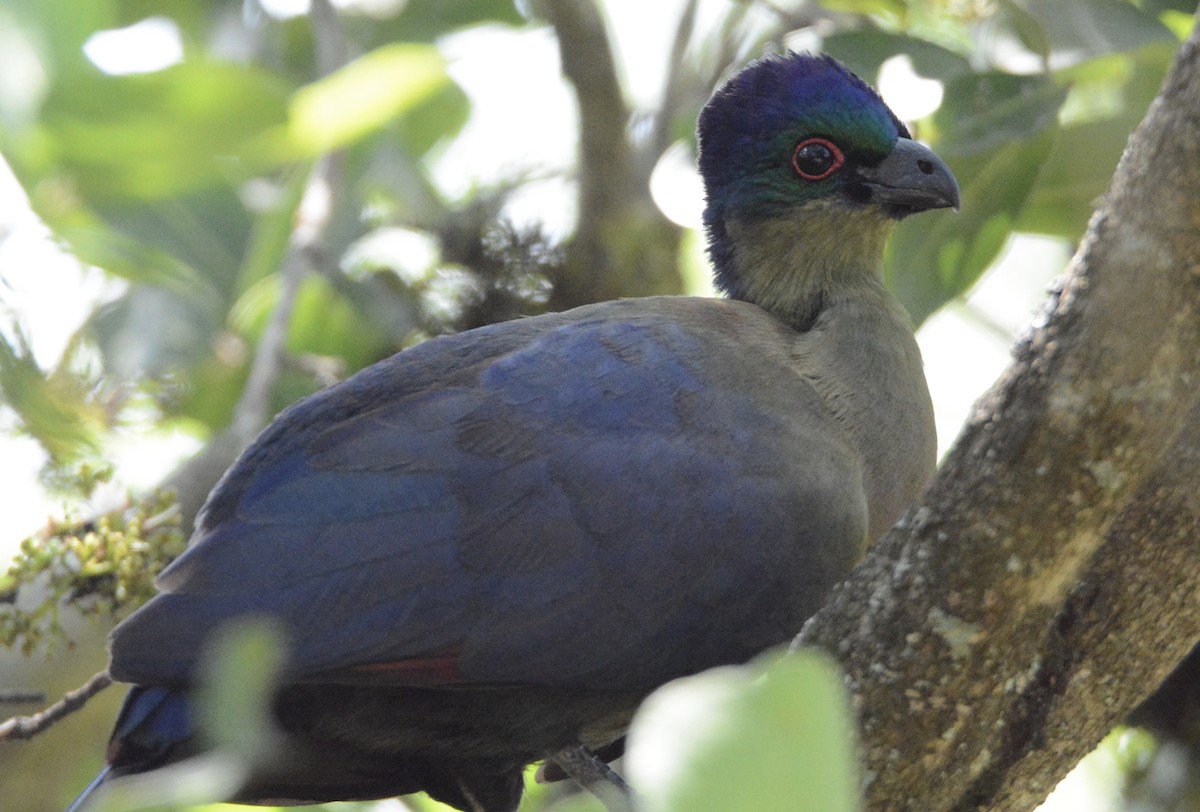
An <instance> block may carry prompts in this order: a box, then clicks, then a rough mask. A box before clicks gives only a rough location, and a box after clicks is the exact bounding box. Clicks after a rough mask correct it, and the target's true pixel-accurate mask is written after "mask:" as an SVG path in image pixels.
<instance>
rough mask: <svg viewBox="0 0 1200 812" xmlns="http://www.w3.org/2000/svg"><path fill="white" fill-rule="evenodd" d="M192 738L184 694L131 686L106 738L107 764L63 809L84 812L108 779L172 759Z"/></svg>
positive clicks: (168, 690)
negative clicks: (113, 725) (111, 730)
mask: <svg viewBox="0 0 1200 812" xmlns="http://www.w3.org/2000/svg"><path fill="white" fill-rule="evenodd" d="M191 738H192V725H191V714H190V713H189V711H188V702H187V698H186V697H185V696H184V695H183V694H182V693H180V692H178V691H174V690H171V689H169V688H158V687H142V686H134V688H133V689H132V690H131V691H130V692H129V695H128V696H127V697H125V704H124V705H122V706H121V713H120V715H119V716H118V717H117V724H116V726H115V727H114V728H113V733H112V736H111V737H110V738H109V740H108V753H107V756H106V758H107V760H108V764H107V765H106V766H105V767H104V769H103V770H101V771H100V774H99V775H97V776H96V777H95V778H94V779H92V782H91V783H90V784H88V785H87V788H86V789H84V790H83V792H81V793H80V794H79V797H78V798H76V799H75V800H74V802H72V804H71V805H70V806H69V807H67V810H66V812H83V811H84V810H86V809H87V805H88V803H89V798H91V797H92V795H93V793H95V791H96V790H97V789H99V788H100V787H101V786H103V785H104V783H105V782H107V781H108V780H110V779H112V778H115V777H117V776H121V775H127V774H129V773H140V772H145V771H147V770H153V769H154V768H156V767H160V766H162V765H163V764H166V763H167V762H168V761H172V760H174V758H173V757H175V756H177V755H178V753H179V751H181V750H183V749H186V748H185V747H184V745H186V744H187V743H189V742H190V741H191Z"/></svg>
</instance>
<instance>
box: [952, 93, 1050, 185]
mask: <svg viewBox="0 0 1200 812" xmlns="http://www.w3.org/2000/svg"><path fill="white" fill-rule="evenodd" d="M1065 98H1066V91H1065V90H1064V89H1063V88H1061V87H1059V86H1058V85H1057V84H1055V83H1054V82H1053V81H1051V80H1049V79H1048V78H1046V77H1044V76H1013V75H1011V74H1007V73H1000V72H998V71H989V72H986V73H972V74H967V75H963V76H960V77H958V78H956V79H954V80H952V81H950V82H948V83H947V84H946V91H945V97H944V98H943V100H942V105H941V107H939V108H938V111H937V113H935V114H934V116H933V121H932V126H933V129H934V131H935V132H936V135H937V141H936V145H935V146H936V149H937V152H938V154H939V155H940V156H941V157H942V159H943V160H946V161H950V162H951V163H952V167H953V168H954V170H955V173H956V174H958V172H959V167H958V166H953V161H954V160H955V159H959V160H965V159H968V158H971V157H973V156H978V155H982V154H984V153H987V152H989V151H991V150H994V149H996V148H997V147H1002V146H1004V145H1006V144H1010V143H1012V142H1013V141H1020V140H1023V139H1026V138H1031V137H1033V136H1035V135H1037V134H1038V133H1040V132H1043V131H1044V130H1046V129H1048V128H1050V127H1053V126H1054V125H1055V122H1056V120H1057V118H1058V111H1059V108H1060V107H1062V103H1063V100H1064V99H1065ZM964 168H966V167H964ZM962 181H963V178H962V177H961V176H960V177H959V182H960V183H962Z"/></svg>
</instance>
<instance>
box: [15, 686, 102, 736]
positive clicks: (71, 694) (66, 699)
mask: <svg viewBox="0 0 1200 812" xmlns="http://www.w3.org/2000/svg"><path fill="white" fill-rule="evenodd" d="M110 685H112V677H110V676H109V675H108V672H107V671H101V672H100V673H98V674H95V675H94V676H93V677H92V678H91V679H89V680H88V681H87V682H86V683H84V684H83V685H82V686H81V687H79V688H76V689H75V690H74V691H68V692H67V693H66V694H63V698H62V699H60V700H59V701H57V702H55V703H54V704H53V705H51V706H50V707H48V708H46V709H45V710H44V711H40V712H38V713H35V714H33V715H32V716H13V717H12V718H10V719H8V720H6V721H4V722H0V741H10V740H11V741H15V740H17V739H32V738H33V737H34V736H36V735H38V734H39V733H42V732H44V731H45V730H47V729H49V728H50V727H51V726H52V725H54V724H55V723H56V722H59V721H61V720H62V719H64V718H66V717H67V716H70V715H71V714H72V713H74V712H75V711H77V710H79V709H81V708H82V707H83V706H84V705H86V704H87V703H88V700H90V699H91V698H92V697H93V696H95V695H96V694H98V693H100V692H101V691H103V690H104V689H105V688H107V687H108V686H110Z"/></svg>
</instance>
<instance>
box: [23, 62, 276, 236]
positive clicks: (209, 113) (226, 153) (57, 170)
mask: <svg viewBox="0 0 1200 812" xmlns="http://www.w3.org/2000/svg"><path fill="white" fill-rule="evenodd" d="M286 98H287V89H286V87H285V86H283V85H282V84H281V83H280V82H279V81H278V80H276V79H275V78H273V77H272V76H270V74H267V73H266V72H264V71H261V70H258V69H255V68H253V67H250V66H245V65H233V64H226V63H220V62H210V61H204V60H200V59H194V60H188V61H186V62H184V63H182V64H179V65H175V66H172V67H170V68H167V69H165V70H162V71H158V72H156V73H150V74H137V75H131V76H104V75H102V74H100V73H99V72H98V71H94V72H91V73H89V74H88V75H86V76H82V77H79V78H78V79H77V80H76V81H74V82H71V83H69V84H58V85H56V86H55V88H54V90H53V92H52V93H51V94H50V96H49V97H48V98H47V100H46V104H45V108H44V115H43V119H42V124H41V126H40V127H39V128H38V129H37V130H36V131H35V132H33V133H27V134H25V136H24V137H18V138H16V139H15V141H14V143H13V144H12V145H11V147H10V149H9V152H8V154H9V157H10V158H12V159H13V164H14V170H15V171H16V172H17V174H18V177H20V179H21V180H22V183H23V185H24V186H25V188H26V189H28V190H29V191H30V195H31V198H32V199H33V202H34V205H35V207H39V205H41V204H43V203H45V202H46V201H45V196H44V195H42V194H39V192H40V188H39V187H40V185H41V184H42V183H44V182H45V181H46V180H47V179H48V178H49V179H53V180H54V181H55V185H54V186H53V187H52V188H53V189H54V190H57V191H55V195H56V196H57V197H58V198H60V199H61V198H67V199H69V197H70V195H72V194H74V195H78V196H81V197H83V198H84V199H114V198H115V199H121V198H141V199H145V200H161V199H164V198H167V197H172V196H175V195H179V194H183V193H187V192H190V191H192V190H195V189H198V188H206V187H210V186H213V185H217V184H220V183H225V182H227V181H229V180H236V179H242V178H247V177H251V176H253V174H255V173H256V172H258V171H261V170H262V169H264V168H266V167H270V166H274V165H276V164H278V163H279V162H281V161H283V160H285V159H286V158H287V156H286V155H285V154H283V152H282V150H281V149H279V148H270V145H269V144H264V141H263V132H264V131H270V130H271V129H272V128H275V129H278V128H280V127H282V126H283V124H284V122H285V120H286V113H285V111H286V107H285V105H286ZM40 210H41V209H40V208H39V211H40ZM48 219H54V218H53V216H52V214H51V216H49V217H48Z"/></svg>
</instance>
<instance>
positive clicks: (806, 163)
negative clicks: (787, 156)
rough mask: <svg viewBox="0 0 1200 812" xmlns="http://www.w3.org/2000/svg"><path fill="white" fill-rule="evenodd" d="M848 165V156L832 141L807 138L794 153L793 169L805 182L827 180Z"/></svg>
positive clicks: (797, 146)
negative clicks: (843, 165)
mask: <svg viewBox="0 0 1200 812" xmlns="http://www.w3.org/2000/svg"><path fill="white" fill-rule="evenodd" d="M844 163H846V156H845V155H843V154H842V151H841V150H840V149H838V148H837V145H836V144H834V143H833V142H832V141H828V140H826V139H824V138H807V139H805V140H803V141H801V142H800V143H799V144H797V145H796V149H795V151H793V152H792V169H794V170H796V174H797V175H799V176H800V177H802V178H804V179H805V180H825V178H827V177H829V176H830V175H832V174H833V173H834V172H836V171H838V170H839V169H841V168H842V164H844Z"/></svg>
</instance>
